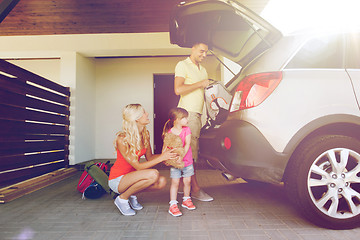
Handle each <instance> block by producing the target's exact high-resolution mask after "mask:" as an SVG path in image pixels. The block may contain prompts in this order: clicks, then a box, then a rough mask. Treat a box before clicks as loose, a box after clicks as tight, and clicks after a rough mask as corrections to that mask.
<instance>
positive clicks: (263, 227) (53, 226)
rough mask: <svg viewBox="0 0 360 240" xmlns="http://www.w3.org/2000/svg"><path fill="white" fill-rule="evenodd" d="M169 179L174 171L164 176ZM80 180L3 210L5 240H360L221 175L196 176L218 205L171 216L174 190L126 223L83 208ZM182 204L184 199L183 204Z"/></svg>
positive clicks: (108, 211)
mask: <svg viewBox="0 0 360 240" xmlns="http://www.w3.org/2000/svg"><path fill="white" fill-rule="evenodd" d="M160 172H161V174H163V175H165V176H167V177H168V176H169V171H168V170H160ZM80 175H81V172H79V173H78V174H77V175H75V176H73V177H71V178H68V179H66V180H64V181H61V182H59V183H56V184H54V185H51V186H49V187H47V188H44V189H41V190H39V191H36V192H34V193H31V194H29V195H26V196H24V197H22V198H19V199H16V200H13V201H11V202H9V203H6V204H2V205H0V239H1V240H6V239H44V240H45V239H46V240H49V239H57V240H58V239H66V240H68V239H84V240H85V239H86V240H89V239H101V240H106V239H111V240H112V239H121V240H124V239H171V240H172V239H184V240H185V239H186V240H191V239H196V240H202V239H215V240H221V239H245V240H250V239H251V240H253V239H259V240H260V239H261V240H262V239H276V240H277V239H289V240H295V239H316V240H321V239H326V240H331V239H339V240H340V239H341V240H350V239H351V240H355V239H356V240H357V239H359V236H360V228H357V229H352V230H343V231H340V230H328V229H323V228H319V227H316V226H314V225H312V224H311V223H309V222H307V221H306V220H304V219H303V218H302V217H301V216H299V214H298V213H297V212H296V211H295V210H294V208H293V207H292V206H291V205H290V204H289V202H288V200H287V199H286V197H285V193H284V191H283V189H282V187H280V186H273V185H268V184H251V183H246V182H244V181H242V180H241V179H240V180H236V181H234V182H228V181H226V180H225V179H224V178H223V177H222V176H221V175H220V172H218V171H215V170H198V172H197V175H198V181H199V182H200V184H201V185H202V186H203V188H204V189H205V190H206V191H207V192H208V193H209V194H211V195H212V196H213V197H214V198H215V200H214V201H212V202H199V201H197V200H194V204H195V205H196V207H197V209H196V210H194V211H189V210H186V209H184V210H182V209H181V210H182V212H183V216H182V217H178V218H176V217H173V216H171V215H170V214H169V213H168V212H167V211H168V207H169V205H168V202H169V184H168V186H167V188H166V189H164V190H162V191H159V192H152V193H150V192H149V193H142V194H139V195H138V198H139V201H140V202H141V203H142V205H143V206H144V209H143V210H141V211H138V212H137V214H136V215H135V216H132V217H125V216H122V215H121V214H120V212H119V210H118V209H117V208H116V206H115V205H114V203H113V200H112V198H111V197H110V196H108V195H104V196H103V197H102V198H100V199H97V200H89V199H87V200H82V198H81V194H80V193H78V192H77V190H76V185H77V183H78V180H79V177H80ZM179 199H180V197H179Z"/></svg>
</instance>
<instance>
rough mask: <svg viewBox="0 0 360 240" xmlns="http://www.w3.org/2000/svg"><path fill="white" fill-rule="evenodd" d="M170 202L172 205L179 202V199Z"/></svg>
mask: <svg viewBox="0 0 360 240" xmlns="http://www.w3.org/2000/svg"><path fill="white" fill-rule="evenodd" d="M169 204H170V206H171V205H173V204H178V201H176V200H171V201H170V202H169Z"/></svg>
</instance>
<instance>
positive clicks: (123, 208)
mask: <svg viewBox="0 0 360 240" xmlns="http://www.w3.org/2000/svg"><path fill="white" fill-rule="evenodd" d="M114 203H115V205H116V206H117V208H118V209H119V210H120V212H121V213H122V214H123V215H125V216H134V215H135V214H136V212H135V211H134V210H133V209H131V207H130V205H129V202H125V203H122V202H120V197H119V196H118V197H117V198H115V201H114Z"/></svg>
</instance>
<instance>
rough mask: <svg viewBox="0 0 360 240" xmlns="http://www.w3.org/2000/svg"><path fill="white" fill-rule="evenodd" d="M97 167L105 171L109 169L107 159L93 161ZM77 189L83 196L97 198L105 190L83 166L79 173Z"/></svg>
mask: <svg viewBox="0 0 360 240" xmlns="http://www.w3.org/2000/svg"><path fill="white" fill-rule="evenodd" d="M94 165H96V166H97V167H99V168H100V169H101V170H102V171H104V172H105V173H106V172H107V171H108V169H109V161H108V162H107V163H102V162H97V163H94ZM77 190H78V191H79V192H81V193H82V194H83V198H85V197H86V198H91V199H94V198H99V197H101V196H102V195H103V194H104V193H105V190H104V189H103V188H102V187H101V185H99V184H98V183H97V182H96V181H95V180H94V179H93V178H92V177H91V175H90V174H89V173H88V168H85V170H84V172H83V173H82V174H81V177H80V179H79V183H78V185H77Z"/></svg>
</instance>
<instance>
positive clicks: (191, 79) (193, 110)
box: [174, 43, 213, 201]
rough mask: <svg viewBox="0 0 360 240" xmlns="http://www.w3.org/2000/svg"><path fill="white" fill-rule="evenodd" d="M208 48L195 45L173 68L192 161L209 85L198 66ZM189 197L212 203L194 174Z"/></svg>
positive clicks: (202, 44) (197, 143) (195, 153)
mask: <svg viewBox="0 0 360 240" xmlns="http://www.w3.org/2000/svg"><path fill="white" fill-rule="evenodd" d="M207 51H208V46H207V45H206V44H205V43H196V44H194V45H193V47H192V48H191V54H190V56H189V57H188V58H186V59H185V60H183V61H180V62H179V63H178V64H177V65H176V67H175V80H174V91H175V94H176V95H180V100H179V103H178V107H181V108H184V109H186V110H187V111H188V112H189V118H188V126H189V128H190V130H191V144H190V146H191V149H192V155H193V158H194V161H195V162H196V161H197V160H198V151H199V136H200V129H201V126H202V125H201V114H202V112H203V106H204V88H205V87H207V86H208V85H209V83H210V81H209V79H208V74H207V72H206V69H205V68H204V67H203V66H201V65H200V63H201V62H202V60H204V58H205V57H206V55H207ZM191 196H192V197H193V198H195V199H198V200H200V201H212V200H213V198H212V197H211V196H209V195H208V194H207V193H205V192H204V191H203V190H202V189H200V187H199V184H198V182H197V180H196V172H195V174H194V175H193V176H192V177H191Z"/></svg>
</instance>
